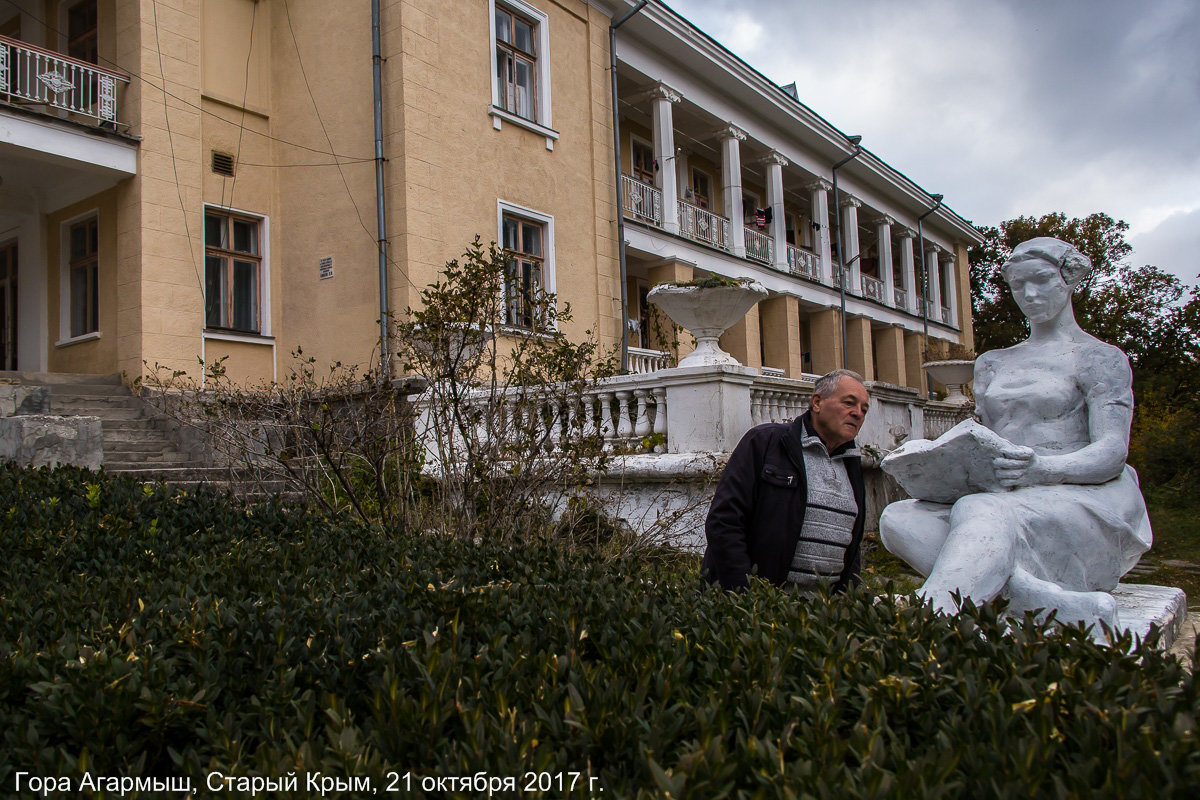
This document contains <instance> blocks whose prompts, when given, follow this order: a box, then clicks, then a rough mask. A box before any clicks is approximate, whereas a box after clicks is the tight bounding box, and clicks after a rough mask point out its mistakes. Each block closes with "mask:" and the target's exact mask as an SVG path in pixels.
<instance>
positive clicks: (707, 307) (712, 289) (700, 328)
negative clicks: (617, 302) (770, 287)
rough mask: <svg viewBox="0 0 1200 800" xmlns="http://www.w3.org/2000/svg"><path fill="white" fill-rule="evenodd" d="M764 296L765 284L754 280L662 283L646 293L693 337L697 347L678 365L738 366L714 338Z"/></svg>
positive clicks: (744, 314) (765, 292) (735, 360)
mask: <svg viewBox="0 0 1200 800" xmlns="http://www.w3.org/2000/svg"><path fill="white" fill-rule="evenodd" d="M766 297H767V289H766V287H764V286H763V285H762V284H761V283H759V282H758V281H753V280H744V281H739V282H738V283H736V284H729V285H725V286H698V285H694V284H670V283H662V284H659V285H658V286H655V287H654V288H653V289H651V290H650V293H649V295H647V299H648V300H649V301H650V302H651V303H654V304H655V305H657V306H658V307H659V308H661V309H662V310H663V311H664V312H666V314H667V316H669V317H670V318H671V319H672V320H674V321H675V322H676V323H677V324H679V325H682V326H683V327H684V328H686V329H687V330H688V331H690V332H691V334H692V335H693V336H695V337H696V349H695V350H694V351H693V352H691V353H689V354H688V355H686V356H685V357H684V358H683V359H681V360H680V362H679V366H681V367H707V366H716V365H726V364H731V365H735V366H740V364H739V362H738V360H737V359H736V358H734V357H733V356H731V355H729V353H726V352H725V351H724V350H722V349H721V348H720V347H719V346H718V345H717V340H718V339H720V338H721V334H722V333H724V332H725V331H726V329H727V328H729V327H730V326H731V325H733V324H735V323H736V322H737V321H738V320H740V319H741V318H742V317H744V316H746V312H748V311H749V310H750V309H752V308H754V306H755V304H757V303H758V302H759V301H760V300H765V299H766Z"/></svg>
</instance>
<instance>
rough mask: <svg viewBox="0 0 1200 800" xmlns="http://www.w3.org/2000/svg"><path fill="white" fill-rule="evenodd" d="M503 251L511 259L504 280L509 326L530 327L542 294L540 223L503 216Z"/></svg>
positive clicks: (543, 254)
mask: <svg viewBox="0 0 1200 800" xmlns="http://www.w3.org/2000/svg"><path fill="white" fill-rule="evenodd" d="M502 226H503V232H502V236H503V239H504V249H505V250H506V251H507V252H508V254H509V255H510V256H511V260H510V261H509V262H508V275H507V276H505V280H504V299H505V305H506V307H507V309H508V311H507V318H508V319H507V321H508V324H509V325H513V326H516V327H518V328H532V327H534V323H535V322H538V319H537V307H538V304H539V302H540V301H541V300H542V294H543V292H544V291H545V284H544V283H543V277H544V275H545V263H546V257H545V247H544V245H543V243H544V241H545V228H544V227H543V226H542V224H541V223H538V222H533V221H531V220H527V219H522V218H520V217H516V216H513V215H512V214H504V216H503V222H502Z"/></svg>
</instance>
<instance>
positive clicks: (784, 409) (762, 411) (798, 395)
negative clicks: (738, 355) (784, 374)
mask: <svg viewBox="0 0 1200 800" xmlns="http://www.w3.org/2000/svg"><path fill="white" fill-rule="evenodd" d="M811 396H812V384H810V383H808V382H807V381H804V382H801V381H795V380H788V379H787V378H780V377H768V376H767V375H765V374H764V375H763V376H762V377H761V378H758V379H756V380H755V381H754V384H753V385H752V386H751V387H750V422H751V424H752V425H761V424H763V423H764V422H790V421H791V420H793V419H795V418H796V417H798V416H800V415H801V414H803V413H804V411H805V409H807V408H808V399H809V398H810V397H811Z"/></svg>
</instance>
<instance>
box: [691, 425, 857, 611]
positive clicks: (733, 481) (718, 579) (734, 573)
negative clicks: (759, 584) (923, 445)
mask: <svg viewBox="0 0 1200 800" xmlns="http://www.w3.org/2000/svg"><path fill="white" fill-rule="evenodd" d="M808 418H809V415H808V413H807V412H806V413H805V414H804V415H803V416H801V417H797V418H796V419H795V420H793V421H792V422H790V423H770V424H766V425H759V426H757V427H755V428H752V429H751V430H750V431H749V432H747V433H746V435H745V436H743V437H742V440H741V441H740V442H738V445H737V447H735V448H734V450H733V453H732V454H731V455H730V456H729V462H728V463H727V464H726V465H725V470H724V472H722V473H721V480H720V482H719V483H718V484H717V489H716V493H715V494H714V496H713V501H712V505H711V506H710V507H709V510H708V519H707V520H706V522H705V526H704V531H705V536H706V538H707V539H708V549H707V550H706V551H705V553H704V561H703V563H702V564H701V571H702V572H704V573H705V575H706V577H707V578H708V580H709V582H710V583H716V584H719V585H720V586H722V587H724V588H726V589H739V590H740V589H744V588H746V586H747V585H748V580H747V579H748V576H749V575H751V574H753V573H755V572H756V573H757V574H758V576H759V577H761V578H765V579H766V580H768V581H770V582H771V583H774V584H775V585H776V586H781V587H782V586H784V585H785V583H786V582H787V581H788V573H789V571H790V570H792V569H793V558H794V557H795V556H796V552H797V550H796V548H797V545H798V544H799V543H800V535H801V529H802V528H803V527H804V519H805V515H806V512H807V511H808V509H809V498H808V479H807V474H806V470H805V464H804V461H805V451H804V445H803V442H804V440H805V438H806V436H808V437H811V436H813V435H814V434H813V433H812V427H811V423H810V422H809V419H808ZM820 450H821V454H822V455H821V457H823V458H827V459H831V460H840V461H842V463H844V464H845V468H846V476H847V477H848V479H849V482H850V487H851V489H852V490H853V494H854V500H855V502H856V503H857V505H858V514H857V516H856V517H855V518H854V522H853V528H852V531H851V536H850V542H849V545H848V546H847V547H846V550H845V558H844V561H843V564H842V569H841V573H840V574H838V575H836V576H834V575H831V576H829V577H830V581H829V583H830V585H831V587H832V590H833V591H835V592H838V591H843V590H844V589H845V588H846V587H847V586H849V585H850V584H851V583H854V584H857V583H858V579H859V578H858V575H859V569H860V567H861V548H862V536H863V523H864V520H865V517H866V497H865V494H866V493H865V490H864V486H863V474H862V459H861V458H860V457H859V456H858V455H857V449H856V447H855V443H854V442H853V441H850V442H847V443H846V444H844V445H842V446H841V447H839V448H838V449H836V450H834V452H833V453H831V454H825V453H824V449H823V447H822V448H820ZM810 457H812V455H811V454H810Z"/></svg>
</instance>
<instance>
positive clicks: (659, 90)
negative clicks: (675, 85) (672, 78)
mask: <svg viewBox="0 0 1200 800" xmlns="http://www.w3.org/2000/svg"><path fill="white" fill-rule="evenodd" d="M646 96H647V97H649V98H650V99H651V100H667V101H670V102H672V103H678V102H679V101H680V100H682V99H683V95H682V94H680V93H679V92H678V91H676V90H675V89H672V88H671V87H670V86H667V85H666V84H665V83H661V82H660V83H656V84H654V85H653V86H651V87H650V88H649V89H648V90H647V91H646Z"/></svg>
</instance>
